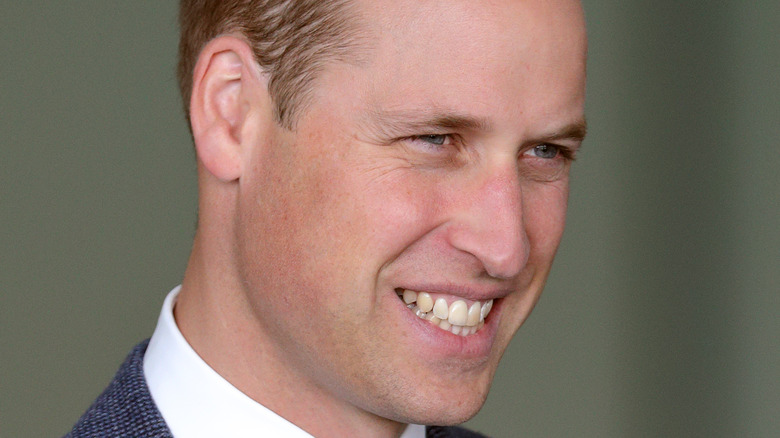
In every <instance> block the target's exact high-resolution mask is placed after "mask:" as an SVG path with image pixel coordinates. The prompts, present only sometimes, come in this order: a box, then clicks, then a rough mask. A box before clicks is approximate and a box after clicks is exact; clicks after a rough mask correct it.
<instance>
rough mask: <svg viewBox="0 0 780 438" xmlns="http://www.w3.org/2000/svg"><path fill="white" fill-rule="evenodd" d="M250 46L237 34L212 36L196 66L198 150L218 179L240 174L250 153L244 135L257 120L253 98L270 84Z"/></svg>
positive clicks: (193, 111) (193, 109) (193, 117)
mask: <svg viewBox="0 0 780 438" xmlns="http://www.w3.org/2000/svg"><path fill="white" fill-rule="evenodd" d="M258 81H259V82H263V81H262V76H261V75H260V73H259V71H258V69H257V67H256V64H255V61H254V57H253V55H252V51H251V49H250V47H249V45H248V44H247V43H246V42H245V41H244V40H242V39H240V38H237V37H233V36H222V37H219V38H216V39H214V40H212V41H211V42H210V43H209V44H208V45H206V47H205V48H204V49H203V50H202V51H201V53H200V56H199V57H198V62H197V64H196V65H195V71H194V77H193V88H192V97H191V100H190V122H191V124H192V135H193V139H194V141H195V149H196V151H197V155H198V159H199V160H200V162H201V163H202V164H203V167H204V168H205V169H206V170H207V171H208V172H209V173H211V174H212V175H213V176H215V177H216V178H217V179H219V180H221V181H224V182H228V181H234V180H237V179H238V178H240V176H241V174H242V170H243V167H244V159H245V157H246V156H247V154H246V150H245V149H246V147H247V146H248V143H249V141H248V139H247V138H246V137H245V133H246V132H251V131H252V130H251V129H249V128H250V126H248V125H250V124H251V123H253V121H252V120H251V119H250V118H249V117H248V115H249V114H250V113H251V112H252V111H251V110H252V108H251V107H252V106H253V105H262V104H263V102H261V101H259V100H258V99H251V98H249V97H250V96H251V95H252V94H253V93H254V92H255V89H256V88H257V87H258V86H259V87H263V88H264V86H265V84H264V83H258Z"/></svg>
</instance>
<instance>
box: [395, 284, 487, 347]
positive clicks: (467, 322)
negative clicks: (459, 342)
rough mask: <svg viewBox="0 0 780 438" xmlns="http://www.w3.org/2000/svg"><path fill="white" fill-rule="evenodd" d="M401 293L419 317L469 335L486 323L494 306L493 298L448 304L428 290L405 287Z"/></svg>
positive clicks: (446, 328)
mask: <svg viewBox="0 0 780 438" xmlns="http://www.w3.org/2000/svg"><path fill="white" fill-rule="evenodd" d="M400 295H401V298H402V299H403V300H404V303H406V304H407V307H409V308H410V309H412V311H414V312H415V313H416V314H417V316H418V317H420V318H422V319H426V320H428V321H431V322H432V323H433V324H435V325H437V326H439V327H440V328H442V329H444V330H449V331H451V332H452V333H455V334H457V335H461V336H468V335H470V334H472V333H474V332H476V331H477V330H479V329H480V328H481V327H482V326H483V325H484V321H485V318H486V317H487V315H488V314H489V313H490V309H492V308H493V300H488V301H486V302H484V303H480V302H479V301H475V302H474V303H473V304H471V306H469V305H468V303H466V301H464V300H456V301H455V302H454V303H452V304H447V301H446V300H445V299H444V298H437V299H436V301H434V300H433V297H431V295H430V294H429V293H427V292H415V291H413V290H409V289H405V290H404V291H403V293H402V294H400ZM414 303H416V304H414ZM431 311H433V312H431Z"/></svg>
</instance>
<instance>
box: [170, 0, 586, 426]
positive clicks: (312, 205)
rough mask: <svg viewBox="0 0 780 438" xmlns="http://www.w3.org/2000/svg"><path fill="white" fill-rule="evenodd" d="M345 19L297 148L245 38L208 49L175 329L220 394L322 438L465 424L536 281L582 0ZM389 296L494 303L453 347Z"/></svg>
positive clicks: (548, 253) (433, 5) (575, 106)
mask: <svg viewBox="0 0 780 438" xmlns="http://www.w3.org/2000/svg"><path fill="white" fill-rule="evenodd" d="M357 10H358V12H359V16H360V17H361V19H362V20H363V21H365V22H368V23H371V25H370V26H367V27H366V38H367V41H369V42H370V50H369V51H368V53H367V56H366V61H365V62H363V63H361V64H359V65H351V64H344V63H337V64H333V65H330V66H328V67H327V68H326V69H325V71H324V72H323V73H322V75H321V76H320V77H318V78H317V80H316V82H315V88H314V90H313V93H312V96H313V99H312V101H311V102H310V104H309V105H307V107H306V110H305V111H303V112H302V113H301V116H300V119H299V120H298V123H297V127H296V129H295V131H288V130H285V129H283V128H281V127H279V126H278V125H277V124H276V123H275V122H274V118H273V111H272V103H271V100H270V97H269V96H268V94H267V91H266V90H267V88H266V85H267V77H266V76H265V75H264V73H263V72H262V71H260V70H259V68H258V67H257V65H256V64H255V63H254V61H253V59H252V55H251V51H250V50H249V48H248V46H247V45H246V43H245V42H244V41H243V39H242V38H241V37H240V36H226V37H220V38H218V39H216V40H214V41H212V42H211V43H210V44H209V45H208V46H207V47H206V48H205V49H204V50H203V52H202V53H201V55H200V58H199V61H198V65H197V66H196V69H195V85H194V87H193V98H192V103H191V114H192V124H193V135H194V138H195V144H196V150H197V154H198V176H199V188H200V198H199V208H200V221H199V226H198V230H197V233H196V237H195V242H194V246H193V252H192V255H191V259H190V262H189V265H188V268H187V272H186V273H185V277H184V281H183V286H182V291H181V293H180V296H179V300H178V302H177V305H176V308H175V317H176V320H177V323H178V325H179V327H180V329H181V331H182V333H183V334H184V336H185V338H186V339H187V340H188V342H189V343H190V344H191V345H192V346H193V348H194V349H195V350H196V351H197V352H198V354H199V355H200V356H201V357H202V358H203V359H204V360H205V361H206V362H207V363H208V364H209V365H210V366H212V368H214V369H215V370H216V371H217V372H219V373H220V374H221V375H222V376H223V377H225V378H226V379H227V380H228V381H230V382H231V383H232V384H233V385H235V386H236V387H237V388H239V389H241V390H242V391H243V392H244V393H246V394H247V395H249V396H250V397H252V398H253V399H255V400H257V401H258V402H260V403H262V404H263V405H265V406H266V407H268V408H269V409H272V410H273V411H275V412H277V413H278V414H280V415H281V416H283V417H285V418H287V419H288V420H290V421H292V422H293V423H295V424H297V425H298V426H300V427H301V428H303V429H304V430H306V431H307V432H309V433H311V434H313V435H315V436H318V437H327V436H378V437H379V436H398V435H400V433H401V432H403V430H404V427H405V424H406V423H410V422H413V423H420V424H456V423H460V422H463V421H465V420H467V419H468V418H470V417H472V416H473V415H475V414H476V412H477V411H478V410H479V408H480V407H481V406H482V404H483V402H484V400H485V397H486V396H487V393H488V390H489V387H490V383H491V381H492V378H493V374H494V372H495V369H496V366H497V365H498V362H499V360H500V358H501V356H502V354H503V352H504V350H505V349H506V347H507V345H508V343H509V341H510V339H511V338H512V336H513V335H514V333H515V332H516V330H517V329H518V328H519V327H520V325H521V324H522V322H523V321H524V320H525V319H526V318H527V317H528V315H529V313H530V312H531V310H532V308H533V307H534V305H535V303H536V302H537V300H538V298H539V295H540V293H541V291H542V288H543V286H544V283H545V280H546V278H547V274H548V273H549V270H550V266H551V264H552V261H553V257H554V255H555V251H556V249H557V247H558V244H559V242H560V238H561V235H562V233H563V227H564V219H565V212H566V203H567V197H568V183H569V181H568V171H569V164H570V162H569V159H568V158H569V157H571V156H572V155H573V154H574V153H575V152H576V150H577V148H578V147H579V145H580V143H581V140H582V136H583V135H584V121H583V102H584V83H585V50H586V47H585V32H584V24H583V19H582V11H581V7H580V5H579V3H578V2H574V1H569V0H554V1H550V0H528V1H508V0H506V1H502V0H498V1H485V2H482V1H474V0H468V1H466V0H458V1H452V0H451V1H446V2H445V1H419V0H408V1H389V0H388V1H372V2H358V5H357ZM430 135H432V137H426V136H430ZM545 146H547V150H546V152H545V149H544V147H545ZM551 151H552V154H549V152H551ZM556 152H557V154H556ZM398 288H408V289H413V290H418V291H430V292H435V293H438V294H441V295H442V296H445V297H447V298H449V300H448V301H450V302H452V301H454V300H455V299H458V298H461V299H466V300H469V301H471V300H482V301H484V300H488V299H495V303H496V304H495V306H494V309H493V311H492V313H491V315H490V316H489V317H488V319H487V320H486V325H485V327H484V328H483V329H482V330H480V331H479V332H477V333H476V334H474V335H471V336H468V337H458V336H455V335H452V334H451V333H449V332H445V331H443V330H440V329H438V328H435V327H433V326H432V325H430V324H429V323H428V322H426V321H422V320H420V319H419V318H417V317H416V316H414V315H413V314H412V313H411V312H410V311H409V310H407V309H406V308H405V307H404V305H403V303H402V302H401V301H400V300H399V298H398V296H397V294H396V289H398Z"/></svg>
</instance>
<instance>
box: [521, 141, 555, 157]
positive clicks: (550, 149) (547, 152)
mask: <svg viewBox="0 0 780 438" xmlns="http://www.w3.org/2000/svg"><path fill="white" fill-rule="evenodd" d="M560 152H561V149H560V148H559V147H558V146H555V145H552V144H546V143H545V144H540V145H539V146H536V147H534V148H533V149H530V150H529V151H528V152H526V153H532V154H533V155H534V156H536V157H538V158H545V159H552V158H555V157H557V156H558V154H559V153H560Z"/></svg>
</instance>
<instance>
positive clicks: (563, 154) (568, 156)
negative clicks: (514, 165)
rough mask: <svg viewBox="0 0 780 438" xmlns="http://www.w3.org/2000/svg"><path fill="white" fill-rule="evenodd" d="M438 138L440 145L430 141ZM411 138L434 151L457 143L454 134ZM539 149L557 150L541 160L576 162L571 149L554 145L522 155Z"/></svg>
mask: <svg viewBox="0 0 780 438" xmlns="http://www.w3.org/2000/svg"><path fill="white" fill-rule="evenodd" d="M437 137H442V139H441V142H440V143H439V142H434V141H430V140H431V139H433V138H437ZM409 138H410V139H411V140H412V141H419V142H422V143H425V144H426V145H427V146H428V147H431V148H434V149H437V150H439V149H442V148H444V147H446V146H447V145H448V144H447V142H448V140H449V142H450V143H455V141H456V139H455V136H454V135H453V134H423V135H415V136H412V137H409ZM537 148H544V149H546V148H552V149H555V151H556V153H555V155H554V156H552V157H549V158H543V157H539V158H542V159H546V160H554V159H556V158H558V157H560V158H563V159H564V160H566V161H574V159H575V157H574V153H573V152H572V151H571V149H569V148H567V147H566V146H562V145H558V144H553V143H542V144H539V145H536V146H534V147H532V148H529V149H526V150H525V151H524V152H523V153H522V155H525V154H527V153H529V152H531V151H534V150H535V149H537Z"/></svg>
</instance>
